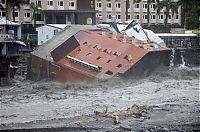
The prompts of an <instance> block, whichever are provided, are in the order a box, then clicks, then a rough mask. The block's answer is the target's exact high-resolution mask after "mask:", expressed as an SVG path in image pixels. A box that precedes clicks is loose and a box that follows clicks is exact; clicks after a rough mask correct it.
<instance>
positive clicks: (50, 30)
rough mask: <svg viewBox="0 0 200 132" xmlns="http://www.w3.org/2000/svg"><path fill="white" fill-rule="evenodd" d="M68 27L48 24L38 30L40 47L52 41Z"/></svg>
mask: <svg viewBox="0 0 200 132" xmlns="http://www.w3.org/2000/svg"><path fill="white" fill-rule="evenodd" d="M66 26H67V25H66V24H47V25H44V26H41V27H38V28H36V31H37V32H38V45H42V44H43V43H45V42H46V41H48V40H50V39H51V38H52V37H53V36H54V35H56V34H57V33H58V32H60V31H62V30H63V29H64V28H65V27H66Z"/></svg>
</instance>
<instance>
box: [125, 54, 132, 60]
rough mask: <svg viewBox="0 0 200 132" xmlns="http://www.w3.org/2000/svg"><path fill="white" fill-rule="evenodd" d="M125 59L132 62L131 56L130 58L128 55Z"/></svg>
mask: <svg viewBox="0 0 200 132" xmlns="http://www.w3.org/2000/svg"><path fill="white" fill-rule="evenodd" d="M124 59H125V60H127V61H131V60H132V57H131V56H128V55H126V56H125V57H124Z"/></svg>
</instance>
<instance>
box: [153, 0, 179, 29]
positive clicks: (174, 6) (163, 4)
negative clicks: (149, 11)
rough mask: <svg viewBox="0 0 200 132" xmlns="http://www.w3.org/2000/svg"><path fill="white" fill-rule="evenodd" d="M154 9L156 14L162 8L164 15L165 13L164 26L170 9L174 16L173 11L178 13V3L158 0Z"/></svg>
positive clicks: (170, 0)
mask: <svg viewBox="0 0 200 132" xmlns="http://www.w3.org/2000/svg"><path fill="white" fill-rule="evenodd" d="M155 9H156V10H157V14H160V11H161V10H162V9H164V15H165V20H164V25H165V26H166V25H167V22H168V18H169V13H170V11H171V12H172V16H174V13H178V3H177V2H174V1H172V0H163V1H159V2H158V3H157V4H156V6H155Z"/></svg>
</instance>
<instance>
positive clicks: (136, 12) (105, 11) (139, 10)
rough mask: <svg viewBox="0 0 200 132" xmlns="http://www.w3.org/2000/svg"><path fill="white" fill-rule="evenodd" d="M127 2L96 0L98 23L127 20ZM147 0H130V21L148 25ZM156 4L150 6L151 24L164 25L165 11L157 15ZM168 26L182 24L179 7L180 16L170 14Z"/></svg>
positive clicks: (123, 0)
mask: <svg viewBox="0 0 200 132" xmlns="http://www.w3.org/2000/svg"><path fill="white" fill-rule="evenodd" d="M126 1H127V0H96V5H95V8H96V10H98V13H97V14H96V16H97V20H98V22H111V19H113V18H114V19H116V21H117V22H123V21H125V20H126ZM147 6H148V5H147V0H141V2H139V3H137V2H134V0H129V3H128V6H127V7H128V9H127V12H128V16H127V19H128V20H132V19H134V20H136V21H137V22H138V23H140V24H142V25H147V17H148V16H147ZM155 6H156V2H152V3H151V5H150V24H151V25H155V24H160V25H162V24H164V19H165V15H164V11H163V10H161V12H160V14H159V15H158V14H157V13H156V10H155V9H154V8H155ZM168 24H169V25H170V24H177V25H180V24H181V9H180V7H179V9H178V14H174V16H172V14H170V16H169V19H168Z"/></svg>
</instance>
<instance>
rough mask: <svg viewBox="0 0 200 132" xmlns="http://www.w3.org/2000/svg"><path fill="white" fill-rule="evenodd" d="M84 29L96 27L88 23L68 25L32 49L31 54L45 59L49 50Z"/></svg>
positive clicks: (48, 55)
mask: <svg viewBox="0 0 200 132" xmlns="http://www.w3.org/2000/svg"><path fill="white" fill-rule="evenodd" d="M84 29H97V27H94V26H90V25H68V26H67V27H66V28H65V29H64V30H63V31H61V32H59V33H58V34H57V35H55V36H54V37H52V38H51V39H50V40H48V41H47V42H45V43H44V44H43V45H41V46H40V47H39V48H38V49H37V50H35V51H33V54H34V55H36V56H38V57H41V58H44V59H47V58H48V57H50V56H51V54H50V53H51V51H53V50H54V49H55V48H57V47H58V46H60V45H61V44H63V43H64V42H65V41H66V40H68V39H69V38H70V37H72V36H73V35H75V34H76V33H77V32H79V31H80V30H84Z"/></svg>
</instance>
